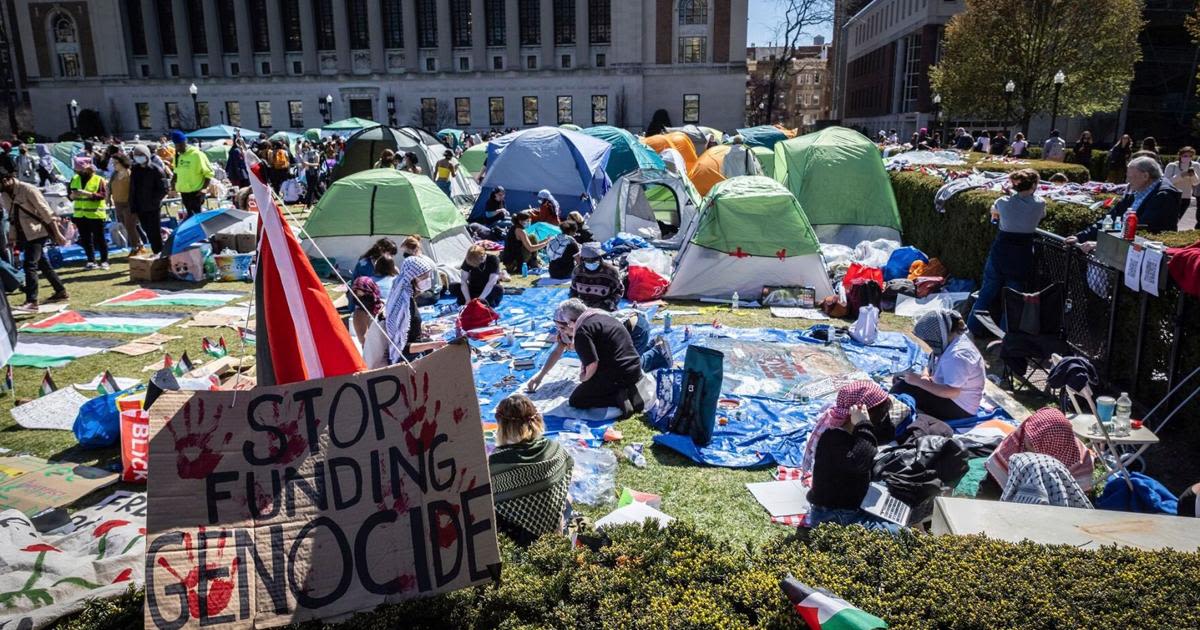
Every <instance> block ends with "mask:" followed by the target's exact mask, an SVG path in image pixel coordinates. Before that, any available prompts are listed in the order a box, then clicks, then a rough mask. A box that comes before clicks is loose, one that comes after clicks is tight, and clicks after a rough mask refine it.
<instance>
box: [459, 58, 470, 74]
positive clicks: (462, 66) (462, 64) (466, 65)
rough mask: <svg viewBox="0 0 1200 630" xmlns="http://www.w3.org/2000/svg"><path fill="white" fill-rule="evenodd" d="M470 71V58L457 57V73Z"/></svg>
mask: <svg viewBox="0 0 1200 630" xmlns="http://www.w3.org/2000/svg"><path fill="white" fill-rule="evenodd" d="M470 70H471V58H470V57H459V58H458V71H459V72H468V71H470Z"/></svg>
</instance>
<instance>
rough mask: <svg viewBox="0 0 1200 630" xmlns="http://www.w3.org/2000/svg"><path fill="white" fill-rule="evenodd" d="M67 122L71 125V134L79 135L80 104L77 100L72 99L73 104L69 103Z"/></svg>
mask: <svg viewBox="0 0 1200 630" xmlns="http://www.w3.org/2000/svg"><path fill="white" fill-rule="evenodd" d="M67 120H68V121H69V122H70V123H71V133H73V134H77V133H79V129H78V122H79V102H78V101H76V100H75V99H71V102H70V103H67Z"/></svg>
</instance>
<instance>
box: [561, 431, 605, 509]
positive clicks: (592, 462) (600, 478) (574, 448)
mask: <svg viewBox="0 0 1200 630" xmlns="http://www.w3.org/2000/svg"><path fill="white" fill-rule="evenodd" d="M562 445H563V448H565V449H567V452H568V453H570V455H571V459H573V460H574V461H575V468H574V469H573V470H572V471H571V488H570V490H569V494H570V496H571V502H572V503H581V504H583V505H592V506H596V505H607V504H609V503H612V502H614V501H615V500H616V498H617V497H616V492H617V456H616V455H615V454H613V452H612V451H611V450H609V449H607V448H590V447H587V446H581V445H579V443H578V442H574V441H563V443H562Z"/></svg>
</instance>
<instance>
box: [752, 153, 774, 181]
mask: <svg viewBox="0 0 1200 630" xmlns="http://www.w3.org/2000/svg"><path fill="white" fill-rule="evenodd" d="M750 152H751V153H753V154H754V157H756V158H758V165H759V166H760V167H761V168H762V172H763V175H766V176H767V177H774V176H775V149H768V148H766V147H750Z"/></svg>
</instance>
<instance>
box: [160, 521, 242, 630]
mask: <svg viewBox="0 0 1200 630" xmlns="http://www.w3.org/2000/svg"><path fill="white" fill-rule="evenodd" d="M204 531H205V530H204V528H203V527H201V528H200V533H201V534H204ZM229 536H231V534H229V533H228V532H226V531H225V530H221V532H220V534H219V535H218V536H216V537H215V538H216V539H217V562H206V563H205V564H204V569H205V570H206V571H213V570H216V569H217V568H218V567H219V564H218V563H219V562H220V561H221V560H222V557H223V556H224V555H225V539H226V538H227V537H229ZM201 539H202V540H205V541H207V540H211V538H208V537H205V536H201ZM205 545H206V551H207V542H205ZM183 548H184V550H185V551H186V552H187V556H188V560H189V561H190V562H191V563H192V569H191V570H190V571H188V573H187V575H185V576H183V577H180V575H179V573H178V572H177V571H176V570H175V568H174V567H172V566H171V563H170V562H168V561H167V559H166V558H159V559H158V566H160V567H162V568H164V569H166V570H167V573H170V574H171V575H173V576H175V579H177V580H179V582H180V583H181V584H183V586H184V588H186V589H187V600H188V612H190V613H191V615H192V617H191V618H192V619H199V618H200V593H199V590H198V588H199V586H200V566H199V565H198V564H197V563H196V556H195V552H194V550H193V548H192V535H191V534H190V533H188V532H184V534H183ZM237 572H238V560H237V556H236V555H235V556H234V558H233V562H231V563H230V565H229V578H228V579H223V578H218V579H215V580H211V581H209V582H208V592H207V593H205V608H206V609H207V611H206V612H207V613H208V614H207V615H206V616H207V617H215V616H217V615H220V614H221V613H222V612H224V611H225V609H226V608H228V607H229V602H230V601H231V600H232V599H233V582H234V580H235V579H236V578H237Z"/></svg>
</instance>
